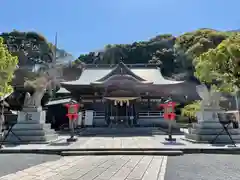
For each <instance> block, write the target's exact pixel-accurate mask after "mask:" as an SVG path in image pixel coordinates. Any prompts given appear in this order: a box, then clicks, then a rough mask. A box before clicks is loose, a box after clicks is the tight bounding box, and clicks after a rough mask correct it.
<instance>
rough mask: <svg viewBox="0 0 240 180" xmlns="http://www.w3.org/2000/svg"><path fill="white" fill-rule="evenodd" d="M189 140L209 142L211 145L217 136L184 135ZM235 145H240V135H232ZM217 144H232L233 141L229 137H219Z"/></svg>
mask: <svg viewBox="0 0 240 180" xmlns="http://www.w3.org/2000/svg"><path fill="white" fill-rule="evenodd" d="M184 135H185V137H186V138H187V139H192V140H194V141H197V142H207V143H210V142H211V141H212V140H213V139H214V138H215V137H216V135H198V134H187V133H185V134H184ZM232 138H233V140H234V141H235V143H240V135H232ZM215 143H231V140H230V138H229V136H228V135H219V137H218V138H217V139H216V141H215Z"/></svg>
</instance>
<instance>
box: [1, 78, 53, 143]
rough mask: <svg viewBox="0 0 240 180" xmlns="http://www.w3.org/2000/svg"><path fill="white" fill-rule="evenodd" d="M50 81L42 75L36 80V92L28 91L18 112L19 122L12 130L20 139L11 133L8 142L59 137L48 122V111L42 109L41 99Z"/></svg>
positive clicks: (27, 141)
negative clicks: (46, 121)
mask: <svg viewBox="0 0 240 180" xmlns="http://www.w3.org/2000/svg"><path fill="white" fill-rule="evenodd" d="M48 84H49V81H48V79H47V78H46V77H40V78H38V79H36V80H35V81H34V89H35V91H34V93H33V94H32V95H30V93H29V92H27V93H26V95H25V99H24V105H23V109H22V111H20V112H18V118H17V123H16V124H15V125H14V126H13V128H12V131H13V132H14V134H16V135H17V136H18V137H19V138H20V139H21V142H19V140H18V139H17V138H16V137H15V136H14V135H13V134H11V133H10V135H9V136H8V138H7V139H6V140H7V141H8V142H13V143H16V142H19V143H46V142H49V141H54V140H56V139H57V138H58V136H57V134H56V133H55V131H54V130H53V129H51V124H46V123H45V120H46V112H45V111H44V110H42V107H41V100H42V98H43V96H44V93H45V92H46V89H47V87H48Z"/></svg>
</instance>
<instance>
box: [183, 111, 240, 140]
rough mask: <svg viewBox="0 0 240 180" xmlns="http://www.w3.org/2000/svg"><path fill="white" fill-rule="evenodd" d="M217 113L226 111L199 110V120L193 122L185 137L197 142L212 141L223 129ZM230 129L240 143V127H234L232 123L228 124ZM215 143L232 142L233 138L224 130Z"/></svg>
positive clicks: (233, 136)
mask: <svg viewBox="0 0 240 180" xmlns="http://www.w3.org/2000/svg"><path fill="white" fill-rule="evenodd" d="M217 113H224V111H221V110H213V109H206V110H204V111H203V112H198V113H197V120H198V122H197V123H193V124H192V127H191V128H189V129H188V132H185V139H186V140H189V141H192V142H197V143H210V142H211V141H212V140H213V139H214V138H215V137H216V136H217V134H219V133H220V132H221V131H222V130H223V126H222V125H221V124H220V122H219V120H218V115H217ZM228 129H229V133H230V134H231V135H232V138H233V140H234V141H235V143H240V129H233V126H232V124H231V125H229V126H228ZM215 143H219V144H221V143H222V144H230V143H231V140H230V138H229V136H228V135H227V133H226V132H225V131H223V133H222V134H221V135H220V136H218V138H217V139H216V141H215Z"/></svg>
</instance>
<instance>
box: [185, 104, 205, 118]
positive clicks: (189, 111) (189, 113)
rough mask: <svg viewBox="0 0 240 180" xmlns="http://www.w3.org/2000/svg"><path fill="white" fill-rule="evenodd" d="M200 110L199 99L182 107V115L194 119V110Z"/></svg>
mask: <svg viewBox="0 0 240 180" xmlns="http://www.w3.org/2000/svg"><path fill="white" fill-rule="evenodd" d="M198 111H200V101H195V102H194V103H192V104H188V105H186V106H185V107H184V108H183V109H182V112H181V114H182V116H186V117H189V118H190V119H196V112H198Z"/></svg>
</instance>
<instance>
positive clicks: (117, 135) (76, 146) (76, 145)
mask: <svg viewBox="0 0 240 180" xmlns="http://www.w3.org/2000/svg"><path fill="white" fill-rule="evenodd" d="M153 132H154V133H153ZM165 137H167V136H166V135H162V134H161V132H160V133H158V132H156V130H151V129H150V128H146V129H144V128H141V129H137V128H136V129H135V128H129V129H128V130H124V129H123V130H122V131H121V130H116V131H115V130H114V129H109V128H102V129H101V130H99V129H94V128H92V129H87V130H86V131H84V132H83V133H81V134H80V135H78V136H77V139H78V140H77V141H76V142H73V143H66V139H67V138H69V136H67V135H62V136H60V137H59V141H56V142H54V143H51V144H29V145H28V144H26V145H17V146H7V145H6V146H4V148H3V149H0V153H1V152H3V151H5V152H6V151H8V152H11V151H14V150H16V151H18V150H29V151H31V150H49V151H55V150H56V151H57V150H59V151H67V150H84V149H85V150H89V149H96V150H99V149H100V150H101V149H102V150H104V149H105V150H106V149H107V148H109V149H126V148H135V149H139V150H140V149H146V148H153V149H162V150H167V149H171V150H182V149H185V150H188V149H195V151H196V150H199V149H200V150H201V149H205V150H206V149H207V150H216V149H229V147H228V145H223V146H220V145H218V146H214V145H210V144H197V143H195V144H194V143H191V142H187V141H184V140H182V139H181V138H182V137H183V135H174V136H173V137H174V138H176V139H177V144H168V143H166V141H165ZM234 149H235V150H239V152H240V146H239V145H238V147H237V148H234ZM196 152H197V151H196Z"/></svg>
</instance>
